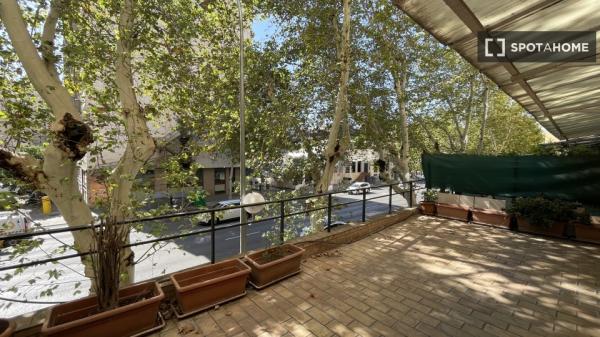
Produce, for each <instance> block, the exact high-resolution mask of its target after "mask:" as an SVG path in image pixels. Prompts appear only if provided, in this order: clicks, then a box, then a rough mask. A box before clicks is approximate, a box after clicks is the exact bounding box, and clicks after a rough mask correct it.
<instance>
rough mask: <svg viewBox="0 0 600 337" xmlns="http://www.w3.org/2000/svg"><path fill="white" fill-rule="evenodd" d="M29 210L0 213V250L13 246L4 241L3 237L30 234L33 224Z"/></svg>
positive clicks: (10, 242)
mask: <svg viewBox="0 0 600 337" xmlns="http://www.w3.org/2000/svg"><path fill="white" fill-rule="evenodd" d="M29 212H30V211H29V210H14V211H5V212H0V248H2V247H4V246H8V245H10V244H12V243H13V242H12V241H9V242H6V241H5V240H2V237H3V236H6V235H11V234H19V233H25V232H28V231H29V230H30V229H31V227H32V224H33V220H31V217H30V216H29Z"/></svg>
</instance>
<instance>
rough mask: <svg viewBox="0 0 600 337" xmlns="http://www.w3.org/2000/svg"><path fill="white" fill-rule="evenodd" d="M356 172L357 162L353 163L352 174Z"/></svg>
mask: <svg viewBox="0 0 600 337" xmlns="http://www.w3.org/2000/svg"><path fill="white" fill-rule="evenodd" d="M354 172H356V162H355V161H353V162H352V173H354Z"/></svg>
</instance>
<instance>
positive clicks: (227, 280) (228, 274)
mask: <svg viewBox="0 0 600 337" xmlns="http://www.w3.org/2000/svg"><path fill="white" fill-rule="evenodd" d="M248 274H250V267H248V266H247V265H245V264H244V263H243V262H242V261H241V260H239V259H232V260H227V261H223V262H219V263H215V264H211V265H206V266H202V267H199V268H194V269H191V270H187V271H183V272H180V273H175V274H173V275H171V281H172V282H173V285H174V286H175V294H176V297H177V303H178V306H179V308H176V309H178V310H175V313H176V314H177V316H178V317H180V318H182V317H185V316H188V315H190V314H193V313H196V312H198V311H202V310H204V309H208V308H211V307H213V306H215V305H217V304H221V303H224V302H227V301H230V300H233V299H235V298H238V297H241V296H244V295H245V294H246V282H247V281H248Z"/></svg>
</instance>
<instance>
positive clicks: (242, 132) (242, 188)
mask: <svg viewBox="0 0 600 337" xmlns="http://www.w3.org/2000/svg"><path fill="white" fill-rule="evenodd" d="M237 5H238V12H239V13H238V14H239V22H238V23H239V26H240V27H239V29H240V97H239V100H240V102H239V103H240V201H241V200H243V199H244V195H245V194H246V129H245V117H244V112H245V110H246V102H245V91H244V8H243V6H242V2H241V0H238V1H237ZM246 222H248V217H247V216H246V211H245V210H244V209H243V208H241V209H240V224H245V223H246ZM245 252H246V225H240V253H241V254H243V253H245Z"/></svg>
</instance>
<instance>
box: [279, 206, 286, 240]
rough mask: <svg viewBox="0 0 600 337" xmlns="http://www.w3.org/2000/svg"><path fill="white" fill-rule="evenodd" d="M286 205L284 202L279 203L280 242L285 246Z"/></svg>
mask: <svg viewBox="0 0 600 337" xmlns="http://www.w3.org/2000/svg"><path fill="white" fill-rule="evenodd" d="M284 221H285V203H284V201H283V200H281V201H280V202H279V242H280V243H281V244H283V240H284V231H285V228H284V227H285V224H284Z"/></svg>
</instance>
